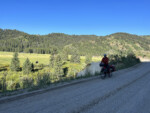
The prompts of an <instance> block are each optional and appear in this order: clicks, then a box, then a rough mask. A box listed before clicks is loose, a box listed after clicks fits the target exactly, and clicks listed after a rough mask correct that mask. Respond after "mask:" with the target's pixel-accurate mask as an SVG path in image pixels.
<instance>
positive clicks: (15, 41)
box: [0, 29, 150, 55]
mask: <svg viewBox="0 0 150 113" xmlns="http://www.w3.org/2000/svg"><path fill="white" fill-rule="evenodd" d="M64 47H74V48H77V49H78V51H79V54H80V55H85V54H91V55H101V54H103V53H108V54H118V53H122V54H127V53H131V52H134V53H143V52H149V51H150V36H138V35H132V34H128V33H114V34H111V35H107V36H96V35H67V34H63V33H52V34H48V35H29V34H27V33H24V32H20V31H17V30H3V29H0V51H19V52H30V53H33V52H34V53H42V54H45V53H51V50H52V49H55V50H57V51H58V52H61V51H62V50H63V48H64ZM70 54H71V53H70Z"/></svg>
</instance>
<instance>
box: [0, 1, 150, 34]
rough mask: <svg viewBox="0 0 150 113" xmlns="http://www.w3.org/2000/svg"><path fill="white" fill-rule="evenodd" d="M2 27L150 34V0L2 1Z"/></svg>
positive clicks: (36, 31) (31, 30)
mask: <svg viewBox="0 0 150 113" xmlns="http://www.w3.org/2000/svg"><path fill="white" fill-rule="evenodd" d="M0 28H2V29H17V30H20V31H24V32H26V33H29V34H42V35H43V34H48V33H53V32H55V33H56V32H59V33H66V34H94V35H108V34H111V33H115V32H127V33H132V34H137V35H150V0H0Z"/></svg>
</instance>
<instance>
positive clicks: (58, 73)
mask: <svg viewBox="0 0 150 113" xmlns="http://www.w3.org/2000/svg"><path fill="white" fill-rule="evenodd" d="M62 64H63V62H62V59H61V57H60V55H57V57H56V60H55V65H54V69H55V75H56V76H57V78H58V77H59V76H63V74H64V73H63V69H62Z"/></svg>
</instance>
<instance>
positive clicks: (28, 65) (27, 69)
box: [22, 58, 32, 74]
mask: <svg viewBox="0 0 150 113" xmlns="http://www.w3.org/2000/svg"><path fill="white" fill-rule="evenodd" d="M22 70H23V74H29V73H30V72H31V71H32V65H31V62H30V60H29V59H28V58H27V59H26V61H25V62H24V64H23V67H22Z"/></svg>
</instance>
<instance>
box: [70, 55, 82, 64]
mask: <svg viewBox="0 0 150 113" xmlns="http://www.w3.org/2000/svg"><path fill="white" fill-rule="evenodd" d="M71 62H73V63H80V55H79V54H78V53H73V55H72V56H71Z"/></svg>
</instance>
